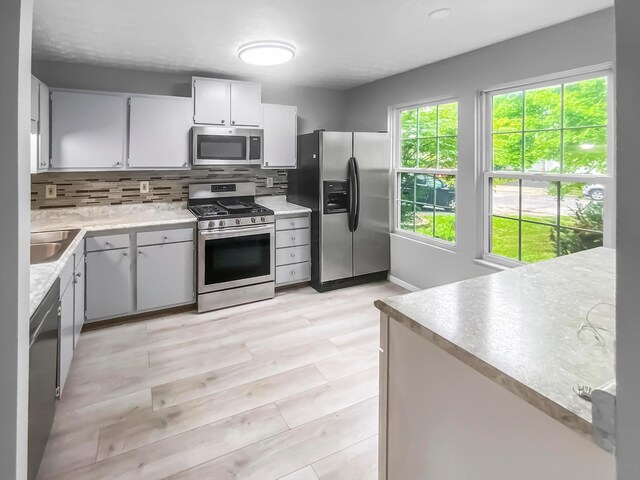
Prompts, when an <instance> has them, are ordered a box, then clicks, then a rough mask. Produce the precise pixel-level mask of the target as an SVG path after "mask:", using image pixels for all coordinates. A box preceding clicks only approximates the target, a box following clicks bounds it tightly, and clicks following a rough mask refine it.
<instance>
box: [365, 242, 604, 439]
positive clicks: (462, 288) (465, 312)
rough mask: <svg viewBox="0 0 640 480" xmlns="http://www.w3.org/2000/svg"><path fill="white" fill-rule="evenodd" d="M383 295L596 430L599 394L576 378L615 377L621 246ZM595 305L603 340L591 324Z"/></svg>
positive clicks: (455, 350) (461, 355)
mask: <svg viewBox="0 0 640 480" xmlns="http://www.w3.org/2000/svg"><path fill="white" fill-rule="evenodd" d="M375 305H376V307H377V308H378V309H379V310H381V311H382V312H383V313H385V314H387V315H388V316H389V317H390V318H392V319H394V320H395V321H397V322H400V323H401V324H403V325H404V326H406V327H407V328H409V329H410V330H412V331H413V332H415V333H417V334H418V335H420V336H422V337H424V338H425V339H427V340H428V341H429V342H431V343H432V344H434V345H436V346H437V347H438V348H440V349H441V350H444V351H446V352H447V353H448V354H450V355H452V356H453V357H455V358H457V359H458V360H460V361H462V362H464V363H465V364H467V365H468V366H470V367H471V368H473V369H474V370H476V371H477V372H479V373H481V374H482V375H484V376H485V377H488V378H489V379H491V380H492V381H493V382H495V383H497V384H499V385H501V386H503V387H504V388H506V389H507V390H508V391H510V392H511V393H513V394H515V395H517V396H518V397H520V398H521V399H523V400H524V401H525V402H527V403H529V404H530V405H533V406H534V407H536V408H537V409H539V410H540V411H542V412H544V413H546V414H547V415H549V416H551V417H552V418H554V419H555V420H557V421H559V422H561V423H562V424H564V425H566V426H568V427H569V428H571V429H573V430H574V431H576V432H578V433H580V434H586V435H590V434H591V433H592V413H591V403H589V402H587V401H585V400H583V399H581V398H579V397H578V396H577V395H576V393H575V392H574V388H575V387H576V386H578V385H586V386H590V387H593V388H597V387H599V386H601V385H603V384H606V383H607V382H610V381H612V380H614V379H615V370H614V359H615V344H614V338H615V310H614V308H615V307H614V305H615V251H614V250H612V249H608V248H597V249H594V250H590V251H585V252H581V253H577V254H574V255H569V256H565V257H561V258H557V259H554V260H549V261H546V262H541V263H539V264H535V265H527V266H523V267H520V268H515V269H512V270H509V271H504V272H500V273H496V274H492V275H487V276H483V277H478V278H474V279H470V280H465V281H462V282H458V283H454V284H450V285H445V286H441V287H437V288H432V289H429V290H424V291H420V292H415V293H410V294H406V295H401V296H397V297H392V298H389V299H386V300H378V301H376V302H375ZM592 309H593V310H592ZM590 310H592V311H591V313H590V315H589V319H590V321H591V322H592V323H593V325H595V326H596V327H598V328H599V329H598V333H599V335H600V336H601V338H602V344H600V343H598V341H597V340H596V336H595V335H594V333H593V332H592V331H590V330H589V329H588V328H583V327H584V322H585V320H586V316H587V313H588V312H589V311H590ZM581 328H582V330H581Z"/></svg>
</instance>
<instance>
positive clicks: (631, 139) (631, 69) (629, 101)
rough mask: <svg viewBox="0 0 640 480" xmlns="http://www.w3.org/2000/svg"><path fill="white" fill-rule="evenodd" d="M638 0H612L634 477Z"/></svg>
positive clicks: (638, 308) (625, 470) (626, 384)
mask: <svg viewBox="0 0 640 480" xmlns="http://www.w3.org/2000/svg"><path fill="white" fill-rule="evenodd" d="M639 23H640V2H638V0H616V40H617V65H616V78H617V95H618V99H619V101H618V105H617V117H618V121H617V134H618V139H617V141H618V156H617V188H618V195H617V198H618V201H617V208H618V230H617V250H618V265H617V271H618V278H617V378H618V385H617V394H618V396H617V418H616V424H617V447H616V448H617V457H618V458H617V460H618V478H619V479H621V480H636V479H638V478H640V457H639V456H638V453H640V410H639V409H638V407H639V405H640V374H639V372H640V297H639V296H638V288H639V287H638V286H639V285H640V250H639V249H638V239H640V211H639V210H638V205H639V204H640V190H638V178H640V162H639V161H638V152H640V136H639V135H638V124H639V123H640V122H639V121H638V114H639V112H640V92H639V90H638V87H639V86H640V30H639V29H638V25H639Z"/></svg>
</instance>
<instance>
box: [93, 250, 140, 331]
mask: <svg viewBox="0 0 640 480" xmlns="http://www.w3.org/2000/svg"><path fill="white" fill-rule="evenodd" d="M86 274H87V283H86V288H87V321H93V320H100V319H102V318H110V317H116V316H119V315H126V314H128V313H131V312H133V283H132V275H131V256H130V253H129V248H121V249H115V250H104V251H99V252H89V253H87V272H86Z"/></svg>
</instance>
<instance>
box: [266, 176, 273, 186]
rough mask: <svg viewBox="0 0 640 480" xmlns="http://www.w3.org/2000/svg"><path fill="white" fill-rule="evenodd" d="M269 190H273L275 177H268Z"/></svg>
mask: <svg viewBox="0 0 640 480" xmlns="http://www.w3.org/2000/svg"><path fill="white" fill-rule="evenodd" d="M267 188H273V177H267Z"/></svg>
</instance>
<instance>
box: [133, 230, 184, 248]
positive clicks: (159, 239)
mask: <svg viewBox="0 0 640 480" xmlns="http://www.w3.org/2000/svg"><path fill="white" fill-rule="evenodd" d="M192 240H193V228H180V229H174V230H157V231H154V232H140V233H138V236H137V241H138V246H139V247H141V246H144V245H160V244H163V243H176V242H190V241H192Z"/></svg>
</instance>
